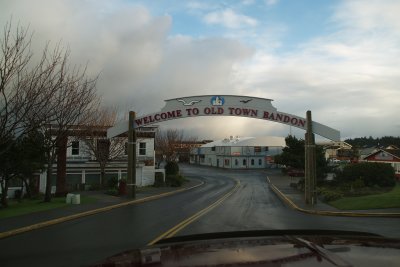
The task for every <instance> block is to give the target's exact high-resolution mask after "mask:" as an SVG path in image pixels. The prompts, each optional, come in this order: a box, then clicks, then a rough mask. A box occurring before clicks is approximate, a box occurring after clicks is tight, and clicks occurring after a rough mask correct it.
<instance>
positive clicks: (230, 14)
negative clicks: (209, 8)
mask: <svg viewBox="0 0 400 267" xmlns="http://www.w3.org/2000/svg"><path fill="white" fill-rule="evenodd" d="M203 20H204V21H205V22H206V23H207V24H217V25H218V24H219V25H222V26H224V27H227V28H232V29H237V28H243V27H247V26H251V27H254V26H256V25H257V20H255V19H253V18H251V17H248V16H245V15H242V14H237V13H236V12H235V11H233V10H232V9H229V8H228V9H225V10H221V11H213V12H210V13H208V14H206V15H205V16H204V17H203Z"/></svg>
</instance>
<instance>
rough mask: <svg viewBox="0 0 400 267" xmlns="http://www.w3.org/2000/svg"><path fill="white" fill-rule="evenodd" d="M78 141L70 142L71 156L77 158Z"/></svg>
mask: <svg viewBox="0 0 400 267" xmlns="http://www.w3.org/2000/svg"><path fill="white" fill-rule="evenodd" d="M79 152H80V151H79V141H72V142H71V155H72V156H78V155H79Z"/></svg>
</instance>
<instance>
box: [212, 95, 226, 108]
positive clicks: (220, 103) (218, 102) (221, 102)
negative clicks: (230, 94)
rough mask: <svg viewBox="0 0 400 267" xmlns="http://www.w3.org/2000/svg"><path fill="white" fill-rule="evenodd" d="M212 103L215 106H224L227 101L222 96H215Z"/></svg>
mask: <svg viewBox="0 0 400 267" xmlns="http://www.w3.org/2000/svg"><path fill="white" fill-rule="evenodd" d="M210 102H211V105H213V106H223V105H224V103H225V99H224V98H223V97H222V96H213V97H212V98H211V101H210Z"/></svg>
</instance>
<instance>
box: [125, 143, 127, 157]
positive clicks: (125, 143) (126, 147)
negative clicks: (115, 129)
mask: <svg viewBox="0 0 400 267" xmlns="http://www.w3.org/2000/svg"><path fill="white" fill-rule="evenodd" d="M125 155H128V142H125Z"/></svg>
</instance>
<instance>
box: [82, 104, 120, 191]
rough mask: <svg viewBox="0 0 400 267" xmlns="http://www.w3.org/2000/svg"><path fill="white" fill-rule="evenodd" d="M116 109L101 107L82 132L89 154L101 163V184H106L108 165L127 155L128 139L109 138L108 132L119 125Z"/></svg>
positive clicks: (93, 114)
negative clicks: (126, 145)
mask: <svg viewBox="0 0 400 267" xmlns="http://www.w3.org/2000/svg"><path fill="white" fill-rule="evenodd" d="M117 120H118V113H117V108H115V107H101V108H99V109H98V110H96V111H95V112H93V113H92V116H91V117H90V118H89V120H88V122H87V123H85V124H84V127H83V128H82V131H80V133H81V134H80V135H79V138H80V139H81V140H83V141H84V143H85V145H86V147H87V152H88V154H90V155H91V156H92V157H94V158H95V160H96V161H97V162H98V163H99V166H100V184H102V185H104V182H105V179H104V178H105V169H106V167H107V164H108V163H109V162H110V161H112V160H115V159H118V158H120V157H121V156H123V155H125V143H126V137H114V138H112V139H109V138H107V134H106V130H107V129H108V128H110V127H112V126H114V125H115V124H116V123H117Z"/></svg>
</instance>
